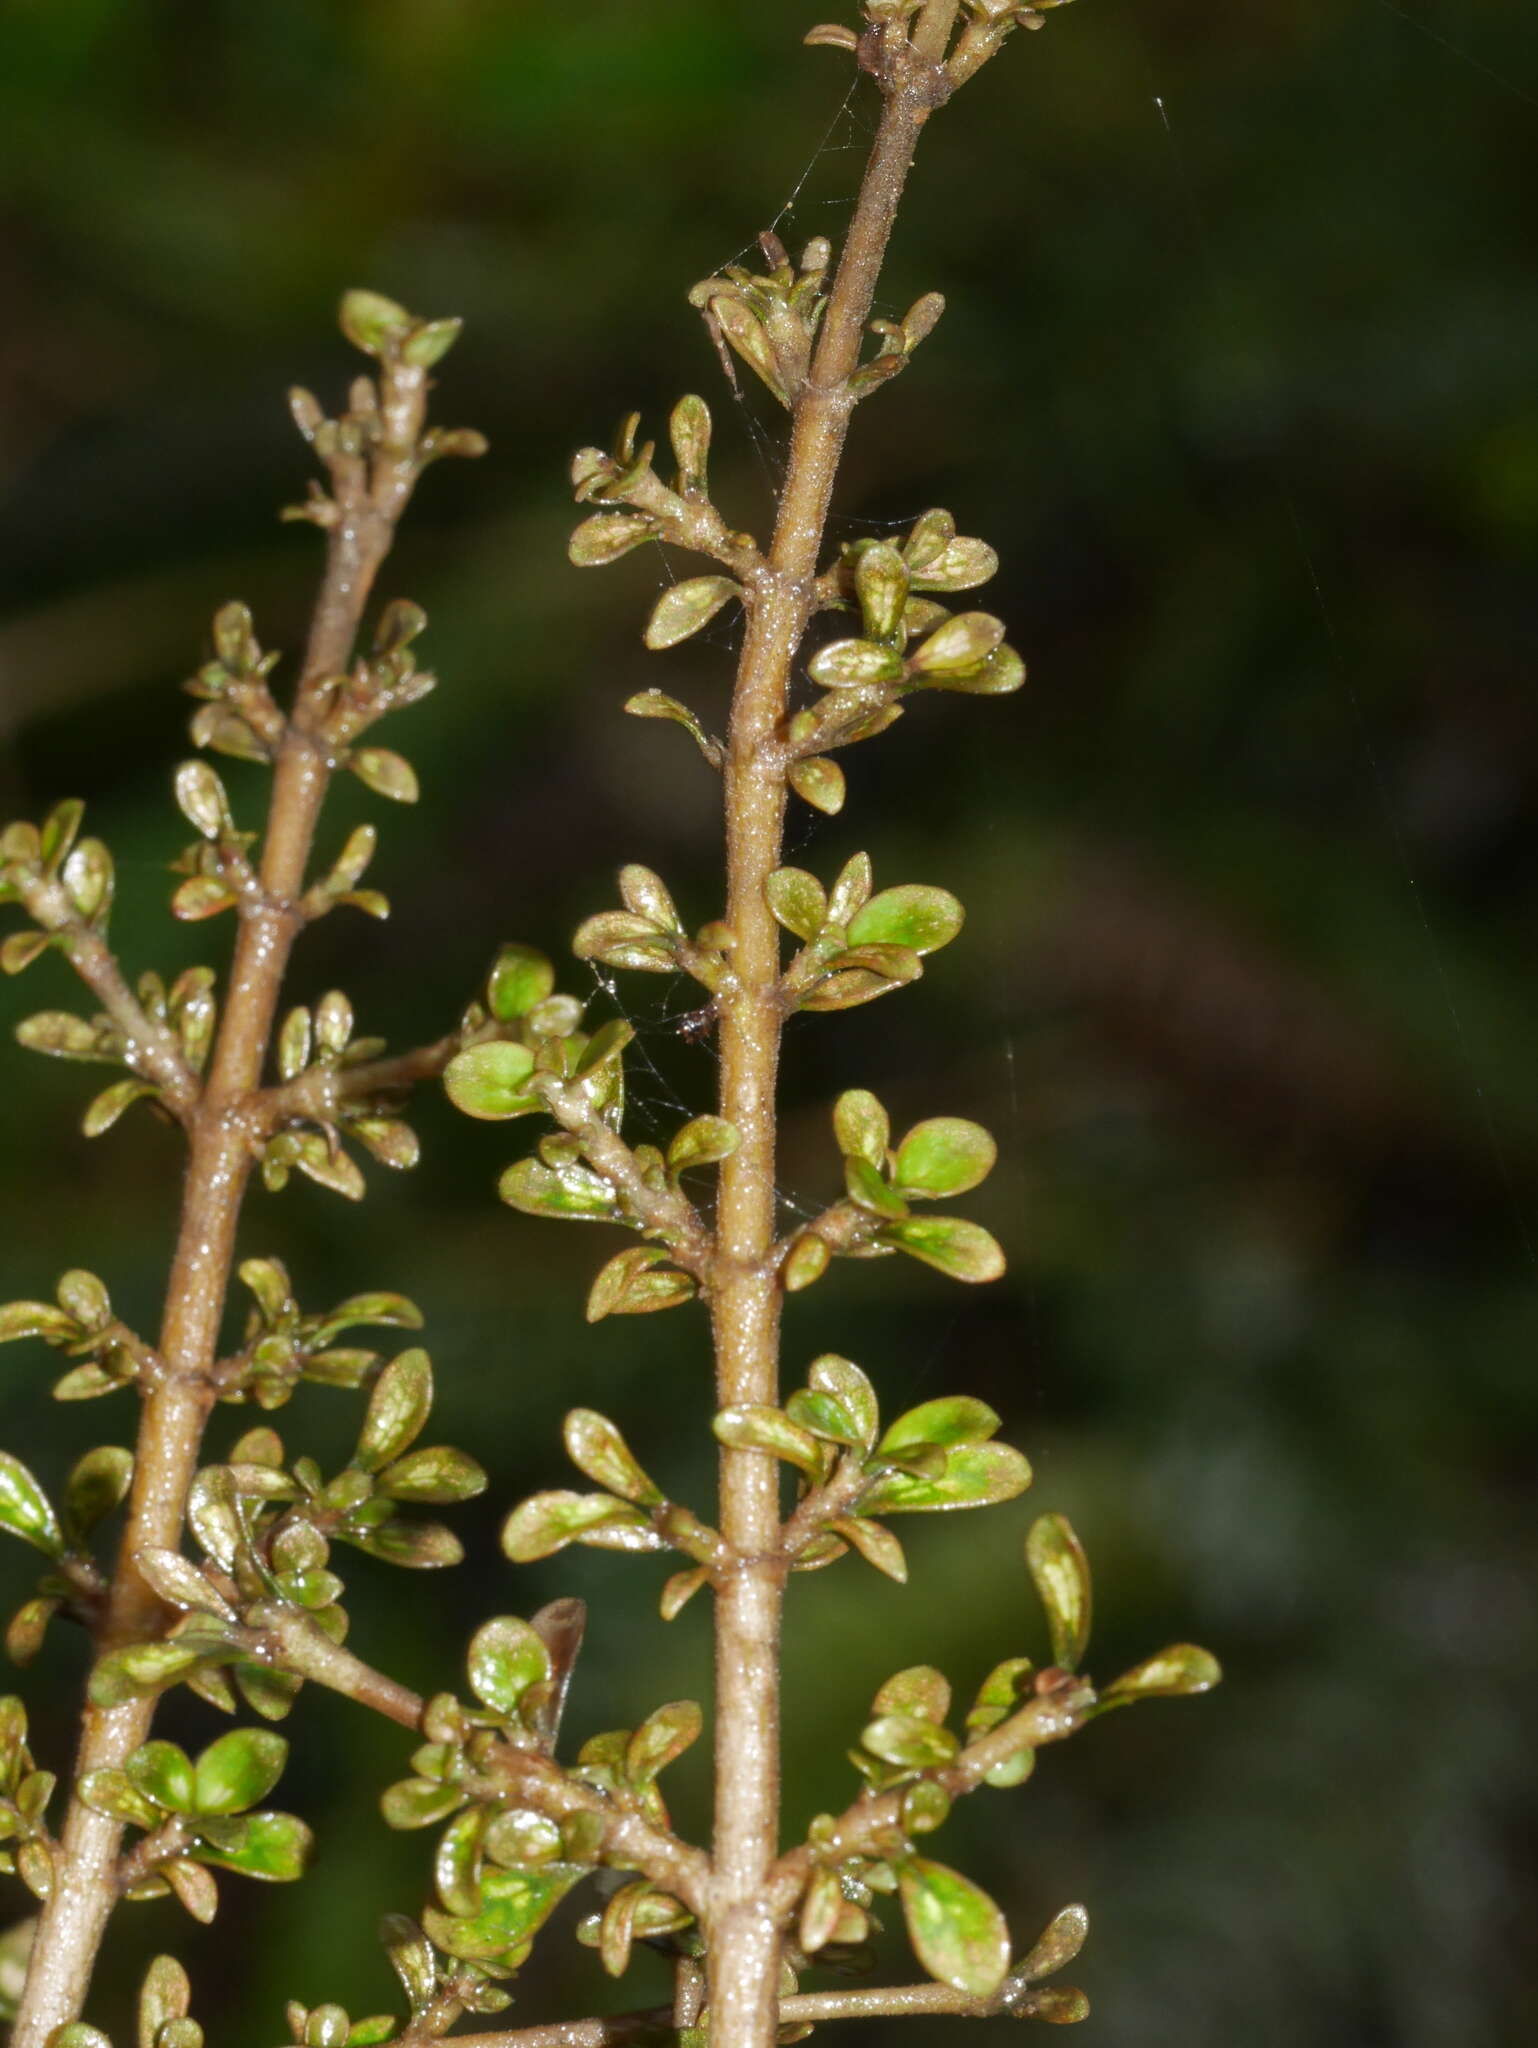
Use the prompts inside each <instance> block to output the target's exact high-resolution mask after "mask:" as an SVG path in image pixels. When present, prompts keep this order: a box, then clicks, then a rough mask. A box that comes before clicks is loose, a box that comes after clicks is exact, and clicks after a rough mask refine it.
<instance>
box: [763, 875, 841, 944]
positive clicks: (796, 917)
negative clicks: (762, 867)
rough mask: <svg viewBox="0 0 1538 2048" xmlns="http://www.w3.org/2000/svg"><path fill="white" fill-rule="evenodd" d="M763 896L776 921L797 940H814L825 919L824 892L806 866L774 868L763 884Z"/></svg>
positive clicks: (826, 905) (826, 908)
mask: <svg viewBox="0 0 1538 2048" xmlns="http://www.w3.org/2000/svg"><path fill="white" fill-rule="evenodd" d="M764 899H765V901H766V902H767V903H768V905H769V908H770V910H771V911H773V913H774V916H775V918H776V920H777V921H778V922H779V923H780V924H782V925H784V927H785V929H786V931H788V932H793V933H794V934H795V936H796V937H797V938H798V939H815V938H816V936H817V934H818V933H819V932H820V931H821V930H822V928H823V925H824V923H825V922H826V920H827V915H828V898H827V895H826V893H825V891H824V889H823V886H822V884H821V882H819V881H818V879H817V877H816V876H815V875H809V874H808V873H807V872H806V870H805V868H776V869H775V871H774V873H773V874H772V875H771V876H770V877H769V879H768V881H767V882H765V884H764Z"/></svg>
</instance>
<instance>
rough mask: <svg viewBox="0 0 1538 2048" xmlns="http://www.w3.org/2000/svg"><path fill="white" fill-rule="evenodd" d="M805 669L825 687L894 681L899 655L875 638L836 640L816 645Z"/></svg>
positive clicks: (898, 670)
mask: <svg viewBox="0 0 1538 2048" xmlns="http://www.w3.org/2000/svg"><path fill="white" fill-rule="evenodd" d="M806 672H807V674H808V675H809V676H810V677H811V679H812V681H813V682H814V683H821V685H822V687H823V688H824V689H825V690H845V689H854V688H858V687H859V686H860V685H862V684H867V683H895V682H897V681H898V680H899V679H900V678H901V676H902V672H903V665H902V658H901V656H899V655H897V654H894V653H893V652H892V650H891V648H889V647H878V646H877V645H876V643H875V641H874V640H835V641H833V642H832V643H831V644H830V645H829V646H827V647H822V648H819V649H818V651H817V653H816V654H814V655H813V656H812V659H811V660H810V661H809V662H808V663H807V666H806Z"/></svg>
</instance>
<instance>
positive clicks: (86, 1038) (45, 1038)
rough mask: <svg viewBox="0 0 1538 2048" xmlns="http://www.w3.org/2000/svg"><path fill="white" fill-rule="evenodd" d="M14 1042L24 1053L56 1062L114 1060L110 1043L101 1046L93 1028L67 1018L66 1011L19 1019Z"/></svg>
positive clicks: (100, 1040)
mask: <svg viewBox="0 0 1538 2048" xmlns="http://www.w3.org/2000/svg"><path fill="white" fill-rule="evenodd" d="M16 1042H17V1044H18V1045H24V1046H25V1047H26V1048H27V1050H28V1052H42V1053H47V1054H49V1055H50V1056H51V1057H52V1058H54V1059H56V1060H105V1061H107V1062H112V1061H115V1060H116V1059H117V1053H116V1052H115V1051H114V1050H113V1049H112V1047H111V1045H110V1043H109V1044H107V1045H104V1044H103V1041H102V1035H101V1033H100V1032H99V1031H98V1030H97V1027H96V1026H95V1025H94V1024H87V1023H86V1021H85V1019H84V1018H83V1017H74V1016H71V1015H70V1013H69V1011H68V1010H39V1012H38V1013H37V1015H36V1016H35V1017H23V1018H22V1020H21V1022H20V1023H19V1024H18V1025H17V1026H16Z"/></svg>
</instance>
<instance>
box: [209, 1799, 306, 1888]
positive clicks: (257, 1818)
mask: <svg viewBox="0 0 1538 2048" xmlns="http://www.w3.org/2000/svg"><path fill="white" fill-rule="evenodd" d="M215 1825H216V1826H217V1827H218V1828H219V1833H220V1839H219V1841H218V1843H217V1844H214V1843H211V1842H210V1841H209V1840H208V1839H207V1838H206V1837H205V1838H204V1841H203V1844H202V1846H201V1847H200V1849H199V1850H198V1860H199V1861H200V1862H202V1863H216V1864H218V1865H220V1866H221V1867H222V1868H223V1869H225V1870H238V1871H240V1872H241V1874H242V1875H243V1876H245V1877H259V1878H262V1879H263V1880H265V1881H266V1882H267V1883H270V1884H288V1883H291V1882H292V1881H293V1879H295V1878H298V1877H302V1876H303V1875H304V1866H305V1864H306V1863H307V1862H308V1860H309V1855H310V1850H311V1849H312V1847H313V1846H314V1837H313V1835H312V1834H311V1833H310V1830H309V1829H308V1828H307V1827H306V1826H305V1824H304V1822H303V1821H302V1820H300V1819H299V1818H298V1816H297V1815H295V1814H292V1813H248V1814H243V1815H241V1816H240V1817H239V1818H238V1819H235V1820H229V1821H224V1822H217V1823H215Z"/></svg>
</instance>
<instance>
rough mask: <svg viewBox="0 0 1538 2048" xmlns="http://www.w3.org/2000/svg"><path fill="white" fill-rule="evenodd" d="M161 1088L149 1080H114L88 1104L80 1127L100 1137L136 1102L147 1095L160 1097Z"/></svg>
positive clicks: (90, 1136) (87, 1132) (91, 1134)
mask: <svg viewBox="0 0 1538 2048" xmlns="http://www.w3.org/2000/svg"><path fill="white" fill-rule="evenodd" d="M159 1094H160V1090H159V1089H158V1088H156V1087H154V1086H153V1085H152V1084H151V1083H150V1082H148V1081H135V1080H133V1079H132V1078H130V1079H129V1080H126V1081H114V1082H113V1083H112V1085H111V1087H110V1088H103V1090H102V1091H101V1093H100V1095H96V1096H93V1097H92V1098H91V1101H90V1102H89V1103H88V1104H87V1106H86V1112H85V1115H84V1116H83V1117H82V1118H81V1119H80V1128H81V1130H82V1131H83V1132H84V1133H85V1135H86V1137H88V1138H99V1137H101V1136H102V1135H103V1134H104V1133H105V1132H107V1131H110V1130H111V1128H112V1126H113V1125H114V1124H115V1123H116V1122H117V1120H118V1118H119V1117H120V1116H122V1114H123V1112H124V1111H125V1110H129V1109H132V1108H133V1106H134V1104H135V1103H136V1102H142V1101H143V1100H144V1098H145V1097H146V1096H155V1097H158V1095H159Z"/></svg>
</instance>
